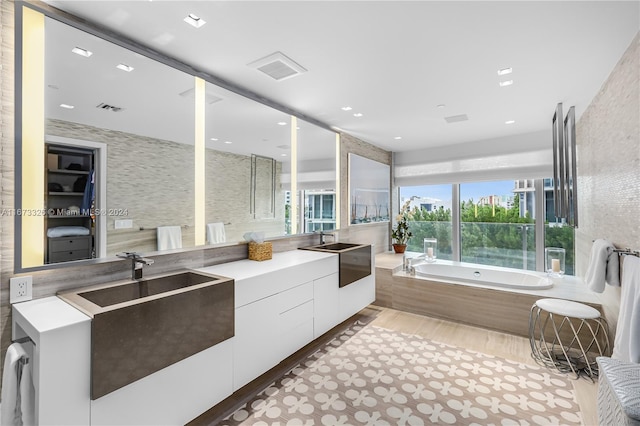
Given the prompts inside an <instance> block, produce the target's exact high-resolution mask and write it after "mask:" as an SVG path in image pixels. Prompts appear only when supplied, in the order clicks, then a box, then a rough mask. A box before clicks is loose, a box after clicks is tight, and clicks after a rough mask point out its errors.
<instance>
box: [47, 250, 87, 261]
mask: <svg viewBox="0 0 640 426" xmlns="http://www.w3.org/2000/svg"><path fill="white" fill-rule="evenodd" d="M90 258H91V250H67V251H56V252H49V263H56V262H68V261H70V260H80V259H90Z"/></svg>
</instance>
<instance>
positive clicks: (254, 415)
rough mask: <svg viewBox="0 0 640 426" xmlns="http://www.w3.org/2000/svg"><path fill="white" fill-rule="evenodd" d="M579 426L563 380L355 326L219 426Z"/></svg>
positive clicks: (514, 364) (570, 393) (571, 394)
mask: <svg viewBox="0 0 640 426" xmlns="http://www.w3.org/2000/svg"><path fill="white" fill-rule="evenodd" d="M581 422H582V419H581V415H580V408H579V406H578V404H577V403H576V397H575V394H574V390H573V386H572V385H571V382H570V380H568V379H567V378H566V377H565V376H564V375H559V374H555V373H553V372H550V371H548V370H546V369H544V368H542V367H537V366H534V365H529V364H523V363H519V362H515V361H510V360H507V359H503V358H500V357H497V356H493V355H487V354H483V353H480V352H476V351H472V350H468V349H463V348H458V347H455V346H451V345H448V344H444V343H437V342H433V341H430V340H427V339H425V338H422V337H420V336H416V335H411V334H405V333H400V332H397V331H392V330H388V329H385V328H381V327H378V326H374V325H367V324H364V323H362V322H356V323H354V325H352V326H351V327H349V328H347V329H346V330H345V331H343V332H342V333H341V334H339V335H337V336H336V337H335V338H334V339H333V340H331V341H330V342H329V343H327V344H326V345H325V346H324V347H322V348H321V349H319V350H318V351H316V352H314V353H313V354H311V355H310V356H308V357H307V358H306V359H305V360H303V361H302V362H301V363H300V364H298V365H297V366H296V367H294V368H293V369H291V370H290V371H289V372H288V373H287V374H285V375H284V376H282V377H281V378H279V379H278V380H276V381H275V382H273V383H272V384H271V385H269V386H268V387H267V388H266V389H265V390H263V391H262V392H260V393H259V394H258V395H256V396H254V397H253V398H252V399H251V400H249V401H248V402H247V403H246V404H244V405H243V406H242V407H240V408H239V409H237V410H236V411H235V412H234V413H233V414H232V415H230V416H228V417H227V418H226V419H225V420H224V421H222V423H221V424H223V425H311V424H314V425H315V424H318V425H320V424H321V425H347V424H350V425H351V424H352V425H360V424H362V425H395V424H410V425H420V424H455V425H472V424H477V425H489V424H495V425H511V424H514V425H516V424H540V425H543V424H580V423H581Z"/></svg>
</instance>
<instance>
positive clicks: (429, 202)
mask: <svg viewBox="0 0 640 426" xmlns="http://www.w3.org/2000/svg"><path fill="white" fill-rule="evenodd" d="M406 202H407V200H406V199H404V200H402V204H403V205H404V203H406ZM416 207H417V208H418V209H419V210H420V209H424V210H426V211H428V212H433V211H436V210H438V209H439V208H440V207H442V208H443V209H444V210H447V209H449V210H450V209H451V200H447V201H443V200H440V199H438V198H431V197H418V196H415V195H414V196H412V197H411V198H410V199H409V210H413V209H414V208H416Z"/></svg>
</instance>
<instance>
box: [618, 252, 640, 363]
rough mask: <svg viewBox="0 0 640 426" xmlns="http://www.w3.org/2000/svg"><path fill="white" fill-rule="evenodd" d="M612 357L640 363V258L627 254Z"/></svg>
mask: <svg viewBox="0 0 640 426" xmlns="http://www.w3.org/2000/svg"><path fill="white" fill-rule="evenodd" d="M611 357H612V358H616V359H619V360H621V361H626V362H635V363H640V258H638V257H636V256H627V257H626V258H625V259H624V262H623V265H622V289H621V296H620V313H619V314H618V326H617V328H616V338H615V340H614V342H613V355H611Z"/></svg>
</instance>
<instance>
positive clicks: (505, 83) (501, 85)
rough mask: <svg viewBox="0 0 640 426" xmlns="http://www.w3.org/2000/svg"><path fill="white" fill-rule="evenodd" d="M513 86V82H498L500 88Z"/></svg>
mask: <svg viewBox="0 0 640 426" xmlns="http://www.w3.org/2000/svg"><path fill="white" fill-rule="evenodd" d="M512 84H513V80H506V81H501V82H500V87H505V86H511V85H512Z"/></svg>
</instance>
